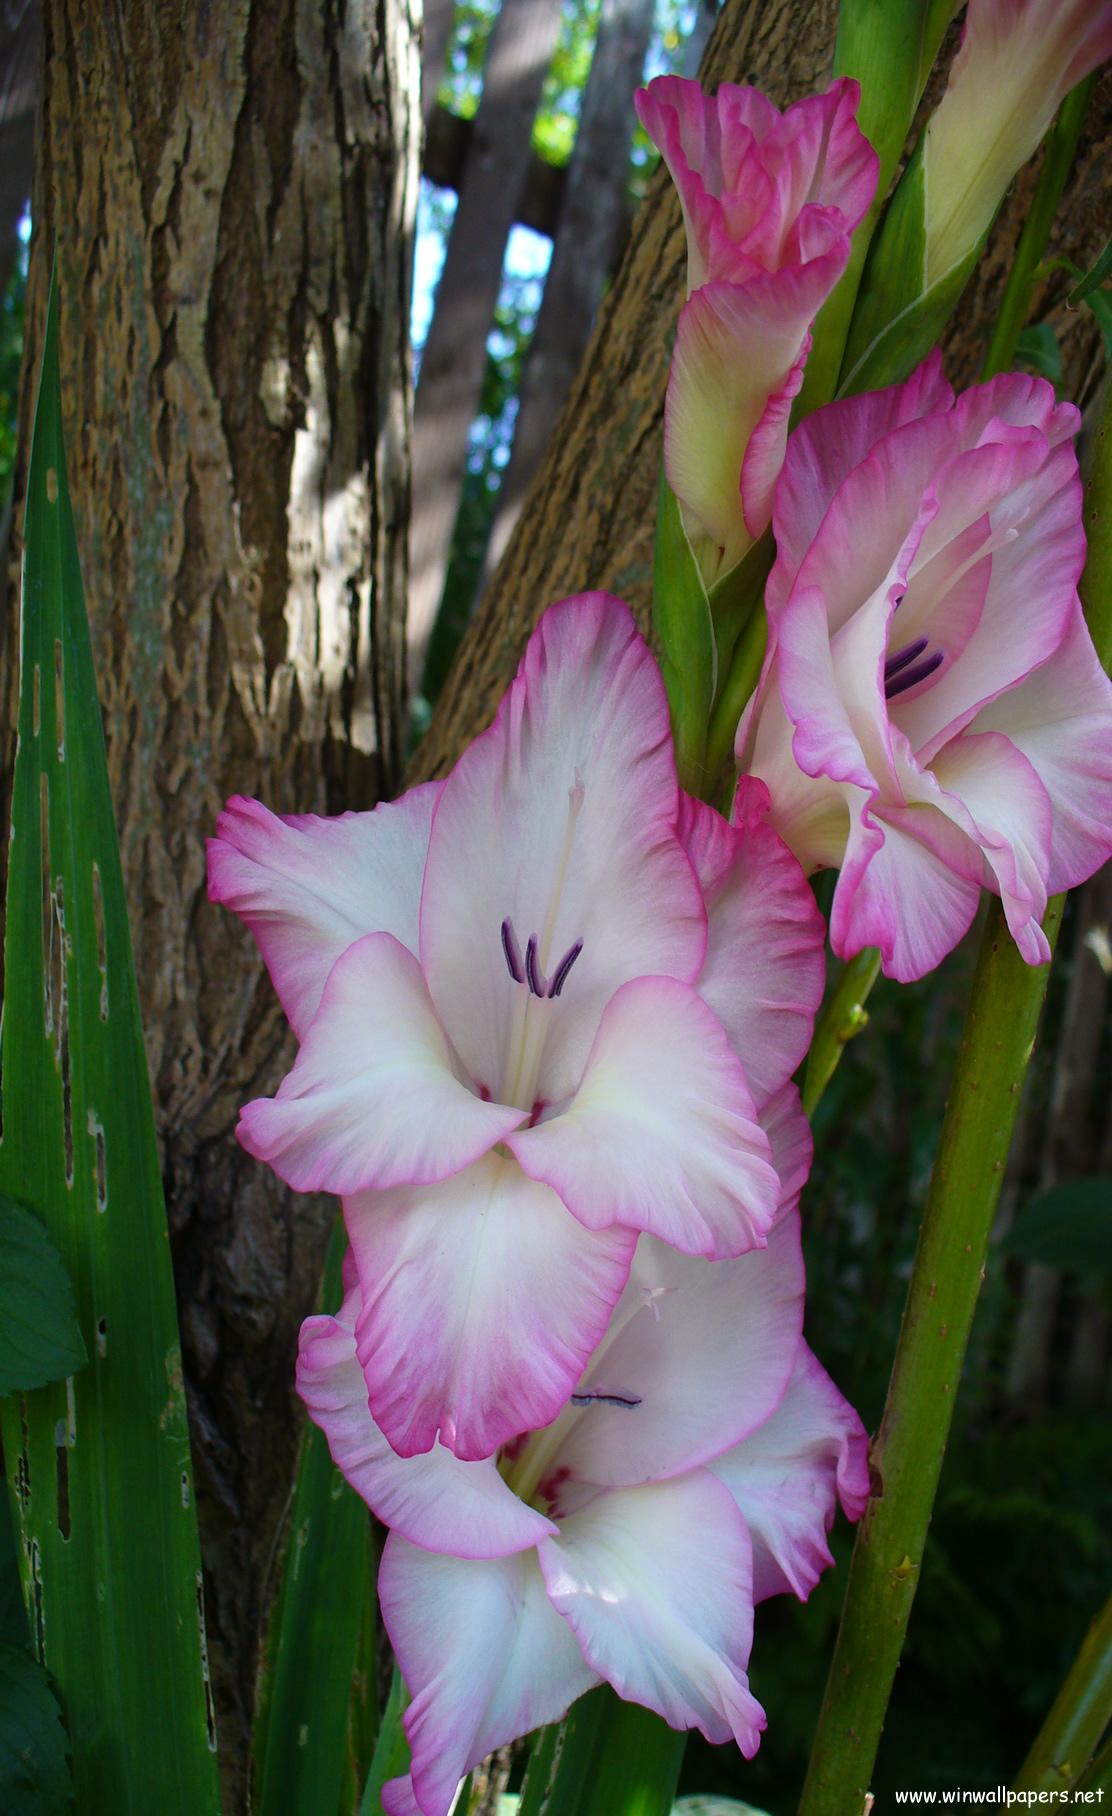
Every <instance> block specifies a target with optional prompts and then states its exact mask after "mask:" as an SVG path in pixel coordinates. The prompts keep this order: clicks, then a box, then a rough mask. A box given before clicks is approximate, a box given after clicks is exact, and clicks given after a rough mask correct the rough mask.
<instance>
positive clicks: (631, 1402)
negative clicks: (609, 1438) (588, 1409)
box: [571, 1393, 641, 1412]
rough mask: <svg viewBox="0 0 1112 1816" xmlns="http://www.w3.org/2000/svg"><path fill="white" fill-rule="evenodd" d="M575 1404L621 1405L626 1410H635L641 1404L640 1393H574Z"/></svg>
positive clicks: (573, 1402) (572, 1401) (573, 1401)
mask: <svg viewBox="0 0 1112 1816" xmlns="http://www.w3.org/2000/svg"><path fill="white" fill-rule="evenodd" d="M571 1403H572V1405H573V1406H620V1407H622V1408H623V1410H624V1411H626V1412H633V1411H634V1409H635V1408H636V1407H638V1406H640V1404H641V1396H640V1394H596V1393H590V1394H572V1396H571Z"/></svg>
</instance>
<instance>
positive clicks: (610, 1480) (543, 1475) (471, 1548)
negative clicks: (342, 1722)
mask: <svg viewBox="0 0 1112 1816" xmlns="http://www.w3.org/2000/svg"><path fill="white" fill-rule="evenodd" d="M788 1093H789V1096H788V1098H787V1099H786V1100H782V1101H781V1103H780V1104H779V1105H778V1107H777V1110H776V1112H775V1117H776V1120H779V1121H781V1122H782V1123H783V1124H785V1125H786V1132H787V1135H788V1139H789V1140H791V1139H794V1140H795V1143H796V1145H797V1147H799V1146H806V1145H807V1136H806V1127H805V1124H803V1119H802V1116H801V1115H800V1113H799V1111H798V1108H797V1107H796V1105H797V1102H798V1100H797V1099H796V1100H795V1103H794V1104H793V1102H792V1101H791V1098H792V1097H793V1096H794V1093H792V1088H791V1087H790V1086H789V1087H788ZM800 1125H802V1133H801V1132H800ZM773 1133H774V1138H775V1136H776V1131H775V1130H774V1131H773ZM807 1159H808V1156H807V1155H806V1154H805V1155H804V1157H803V1164H802V1171H803V1172H804V1173H805V1172H806V1167H807ZM802 1313H803V1268H802V1260H801V1257H800V1250H799V1217H798V1213H797V1212H796V1211H794V1210H792V1209H789V1210H787V1211H786V1212H785V1213H784V1214H783V1215H782V1216H781V1218H780V1220H779V1222H778V1223H777V1225H776V1227H775V1228H774V1230H773V1231H772V1233H771V1235H770V1238H769V1242H768V1246H767V1247H766V1248H764V1249H762V1250H759V1251H755V1252H753V1253H751V1254H749V1255H746V1256H743V1257H742V1258H740V1259H739V1260H733V1261H720V1262H716V1263H713V1264H712V1263H708V1262H706V1261H701V1260H698V1259H695V1258H692V1257H689V1256H685V1255H680V1254H678V1253H677V1252H676V1251H675V1250H674V1249H670V1248H668V1247H666V1246H665V1245H664V1244H663V1243H661V1242H658V1241H656V1240H655V1239H654V1238H652V1237H642V1238H641V1240H640V1242H639V1244H638V1248H637V1254H636V1257H635V1259H634V1263H633V1268H632V1271H631V1274H630V1278H629V1282H628V1284H627V1286H626V1289H625V1292H624V1294H623V1296H622V1299H621V1301H620V1303H619V1305H618V1307H617V1310H616V1311H615V1314H614V1317H613V1320H612V1322H611V1325H610V1328H609V1330H608V1331H607V1334H606V1336H605V1338H604V1340H603V1342H602V1343H601V1344H600V1345H599V1347H598V1349H597V1351H596V1352H595V1354H594V1355H593V1356H592V1357H591V1359H590V1361H589V1362H588V1365H587V1367H586V1369H585V1371H584V1373H583V1376H582V1379H581V1380H580V1381H579V1382H578V1384H577V1387H576V1391H575V1392H574V1394H573V1395H572V1397H571V1399H570V1401H569V1403H568V1404H567V1405H566V1406H565V1407H564V1408H563V1409H562V1411H561V1412H560V1414H559V1416H558V1417H557V1419H556V1420H555V1421H554V1423H552V1424H551V1425H550V1426H549V1427H547V1428H546V1429H543V1430H540V1431H534V1432H530V1433H529V1434H527V1435H526V1436H524V1437H522V1438H519V1439H517V1440H515V1441H513V1442H511V1443H509V1444H507V1445H505V1446H504V1447H503V1448H502V1450H501V1451H500V1452H499V1454H498V1455H497V1456H494V1457H491V1458H489V1459H488V1460H486V1461H475V1462H463V1461H461V1460H460V1459H459V1458H457V1457H454V1456H452V1455H451V1454H450V1453H449V1452H448V1451H446V1450H444V1449H442V1448H440V1447H439V1446H437V1448H436V1449H434V1450H433V1451H431V1452H430V1453H428V1454H426V1455H424V1456H419V1457H408V1458H400V1457H398V1456H397V1455H396V1454H395V1453H394V1452H393V1451H392V1450H391V1448H390V1446H389V1445H388V1444H387V1443H386V1441H385V1439H384V1438H383V1436H382V1434H381V1432H380V1431H379V1430H378V1428H377V1426H376V1425H375V1423H374V1421H373V1419H372V1416H371V1413H370V1411H369V1409H368V1406H367V1397H366V1390H365V1386H364V1382H363V1377H362V1372H361V1370H360V1367H359V1360H358V1356H357V1354H356V1336H355V1333H356V1329H357V1327H358V1323H359V1319H360V1315H361V1313H360V1296H359V1285H358V1280H357V1277H356V1272H355V1269H354V1267H349V1269H348V1274H347V1292H346V1296H345V1299H344V1304H343V1306H342V1308H341V1310H340V1312H339V1313H338V1314H337V1315H336V1316H335V1317H317V1318H310V1319H309V1320H308V1321H307V1323H306V1324H305V1325H304V1326H303V1328H302V1335H301V1351H300V1360H299V1364H298V1377H297V1379H298V1388H299V1390H300V1392H301V1394H302V1397H303V1398H304V1400H305V1402H306V1404H307V1406H308V1408H309V1411H310V1414H311V1416H312V1417H313V1419H314V1420H315V1421H316V1423H317V1424H318V1425H319V1426H320V1427H321V1429H322V1430H323V1431H324V1432H325V1434H326V1436H327V1438H328V1442H329V1446H330V1449H331V1451H332V1455H333V1458H334V1460H335V1462H336V1464H337V1465H338V1467H339V1468H340V1469H341V1470H342V1471H343V1473H344V1475H345V1476H346V1477H347V1479H348V1481H349V1482H351V1484H352V1486H353V1487H354V1488H355V1489H356V1491H357V1493H359V1494H360V1495H362V1496H363V1498H364V1500H366V1501H367V1502H368V1503H369V1505H370V1506H371V1507H372V1508H373V1509H374V1510H375V1511H376V1512H377V1513H378V1514H379V1516H380V1517H381V1518H382V1519H383V1520H385V1521H386V1522H387V1523H388V1524H389V1526H390V1528H391V1531H390V1535H389V1538H388V1539H387V1542H386V1547H385V1550H384V1553H383V1558H382V1564H381V1567H380V1573H379V1595H380V1600H381V1604H382V1612H383V1618H384V1621H385V1624H386V1628H387V1631H388V1633H389V1635H390V1641H391V1644H392V1646H393V1648H394V1652H395V1656H396V1657H397V1660H398V1663H399V1666H400V1669H401V1671H402V1674H403V1676H404V1678H405V1680H406V1683H407V1685H408V1687H409V1690H410V1692H411V1694H412V1697H413V1701H412V1703H411V1705H410V1708H409V1710H408V1712H407V1714H406V1718H405V1725H406V1732H407V1734H408V1737H409V1743H410V1747H411V1750H412V1767H411V1774H410V1775H409V1776H407V1777H406V1778H400V1779H394V1780H393V1781H392V1782H391V1783H390V1784H388V1785H387V1786H386V1788H385V1790H384V1792H383V1806H384V1808H385V1809H386V1810H387V1811H389V1812H390V1816H446V1812H447V1811H448V1809H449V1807H450V1805H451V1802H452V1798H453V1795H454V1793H455V1790H456V1786H457V1784H458V1782H459V1780H460V1778H462V1777H463V1776H464V1774H465V1773H466V1772H468V1771H470V1770H471V1769H472V1768H473V1767H474V1766H476V1765H477V1764H478V1763H479V1761H480V1760H482V1759H483V1758H485V1757H486V1755H487V1754H488V1753H490V1752H491V1751H492V1750H493V1749H494V1748H495V1747H498V1746H501V1745H503V1744H504V1743H506V1742H507V1741H510V1740H513V1739H515V1738H516V1737H517V1736H519V1735H522V1734H526V1733H528V1732H529V1731H530V1730H531V1729H532V1728H535V1727H537V1726H539V1725H541V1724H542V1723H544V1722H550V1721H555V1720H557V1719H558V1718H559V1717H560V1716H561V1715H563V1713H564V1712H565V1710H566V1709H567V1708H568V1707H569V1705H570V1704H571V1703H572V1702H574V1701H575V1699H576V1698H577V1697H578V1696H580V1695H581V1694H582V1693H583V1692H584V1691H585V1690H588V1689H590V1688H591V1687H592V1686H593V1685H595V1684H597V1683H599V1682H602V1681H606V1682H609V1683H611V1684H612V1685H613V1686H614V1688H615V1689H616V1690H617V1691H618V1693H619V1695H621V1696H623V1697H625V1698H626V1699H627V1700H630V1701H633V1702H639V1703H643V1704H645V1705H646V1706H647V1707H648V1708H650V1709H654V1710H656V1712H657V1713H658V1714H660V1715H661V1716H663V1718H664V1719H665V1720H666V1721H668V1722H670V1723H671V1725H672V1726H673V1727H676V1728H681V1729H682V1728H688V1727H697V1728H699V1729H701V1731H702V1732H703V1733H704V1734H705V1735H706V1736H707V1738H708V1739H709V1740H711V1741H714V1742H721V1741H728V1740H730V1739H731V1738H732V1739H733V1740H735V1741H736V1743H737V1745H738V1746H739V1747H740V1748H741V1750H742V1752H743V1753H744V1754H745V1755H746V1756H747V1757H748V1756H752V1754H753V1753H755V1752H756V1750H757V1747H758V1744H759V1741H760V1735H761V1731H762V1729H763V1728H764V1726H765V1717H764V1712H763V1710H762V1709H761V1707H760V1705H759V1703H758V1702H757V1701H756V1700H755V1698H754V1697H753V1695H752V1693H751V1691H750V1689H749V1684H748V1678H747V1668H748V1662H749V1653H750V1646H751V1642H752V1634H753V1606H754V1603H755V1602H758V1601H760V1600H762V1599H763V1598H764V1597H766V1596H769V1595H775V1594H778V1593H782V1592H785V1591H791V1592H793V1593H794V1594H796V1595H798V1596H799V1597H800V1598H802V1599H805V1598H806V1597H807V1595H808V1594H809V1592H810V1590H811V1588H812V1587H813V1585H814V1584H815V1582H816V1581H817V1580H818V1577H819V1575H820V1573H821V1572H822V1571H823V1570H824V1569H825V1568H826V1566H827V1565H828V1564H829V1563H830V1562H831V1556H830V1551H829V1548H828V1545H827V1534H828V1531H829V1529H830V1526H831V1524H832V1521H833V1518H834V1513H835V1508H836V1504H837V1501H838V1500H839V1499H840V1500H841V1503H842V1506H843V1507H844V1509H845V1511H846V1513H847V1514H848V1515H849V1516H850V1517H851V1518H857V1517H858V1515H859V1514H860V1513H861V1511H862V1509H863V1508H864V1504H865V1500H866V1497H867V1494H868V1470H867V1465H866V1440H865V1434H864V1431H863V1429H862V1427H861V1424H860V1421H859V1420H858V1418H857V1416H856V1414H855V1413H854V1412H853V1410H852V1409H851V1407H850V1406H849V1405H848V1404H847V1402H846V1401H845V1400H844V1399H843V1398H842V1397H841V1395H840V1394H839V1393H838V1391H837V1389H836V1388H835V1387H834V1384H833V1382H832V1381H831V1380H830V1379H829V1377H828V1376H827V1375H826V1373H825V1371H824V1370H823V1369H822V1367H821V1366H820V1365H819V1363H818V1362H817V1361H816V1359H815V1357H814V1356H813V1354H812V1353H811V1352H810V1350H809V1349H808V1348H807V1345H806V1344H805V1343H804V1342H803V1340H802V1336H801V1328H802Z"/></svg>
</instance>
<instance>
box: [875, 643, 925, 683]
mask: <svg viewBox="0 0 1112 1816" xmlns="http://www.w3.org/2000/svg"><path fill="white" fill-rule="evenodd" d="M926 647H927V638H926V637H916V639H915V641H914V643H909V644H907V646H906V647H905V648H904V649H901V650H898V651H897V653H896V654H895V655H894V656H889V658H888V660H887V662H886V663H885V664H884V679H885V681H891V680H893V679H894V677H895V676H896V675H898V674H899V672H900V670H901V669H904V668H906V667H907V665H908V663H909V662H914V660H915V658H916V656H921V655H922V653H923V651H924V650H925V649H926Z"/></svg>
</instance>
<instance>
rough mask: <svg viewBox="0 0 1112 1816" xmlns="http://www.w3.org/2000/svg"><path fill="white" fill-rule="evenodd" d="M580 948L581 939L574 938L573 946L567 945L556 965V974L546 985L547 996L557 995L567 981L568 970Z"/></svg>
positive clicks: (581, 947) (581, 945)
mask: <svg viewBox="0 0 1112 1816" xmlns="http://www.w3.org/2000/svg"><path fill="white" fill-rule="evenodd" d="M582 950H583V941H582V940H576V942H575V945H574V946H569V947H568V950H567V951H566V952H565V953H564V956H563V958H562V959H561V960H560V963H559V964H558V965H557V967H556V974H555V976H554V977H553V979H552V982H551V983H550V984H549V986H548V994H549V996H559V994H560V992H561V990H562V989H563V987H564V985H565V984H566V983H567V981H568V972H569V971H570V970H571V968H572V966H573V965H574V963H575V961H576V959H577V958H578V957H579V954H580V953H581V952H582Z"/></svg>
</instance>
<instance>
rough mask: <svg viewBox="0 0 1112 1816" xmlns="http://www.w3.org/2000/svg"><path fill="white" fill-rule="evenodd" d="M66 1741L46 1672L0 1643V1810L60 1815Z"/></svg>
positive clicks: (26, 1815) (65, 1798) (67, 1792)
mask: <svg viewBox="0 0 1112 1816" xmlns="http://www.w3.org/2000/svg"><path fill="white" fill-rule="evenodd" d="M68 1754H69V1742H68V1741H67V1739H66V1731H65V1729H64V1727H63V1726H62V1714H61V1710H60V1709H59V1707H58V1702H57V1698H56V1697H55V1695H54V1692H53V1690H52V1689H51V1688H50V1684H49V1682H48V1680H47V1676H46V1672H45V1671H44V1670H43V1668H42V1666H41V1665H37V1664H36V1663H35V1661H34V1659H33V1658H32V1657H31V1654H30V1653H29V1652H26V1651H24V1650H22V1649H21V1648H20V1647H18V1646H7V1645H3V1644H0V1808H2V1809H3V1810H4V1811H5V1812H6V1816H58V1812H59V1811H60V1810H64V1809H66V1808H67V1807H68V1805H69V1801H70V1797H71V1796H72V1791H73V1786H72V1782H71V1779H70V1770H69V1760H68Z"/></svg>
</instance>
